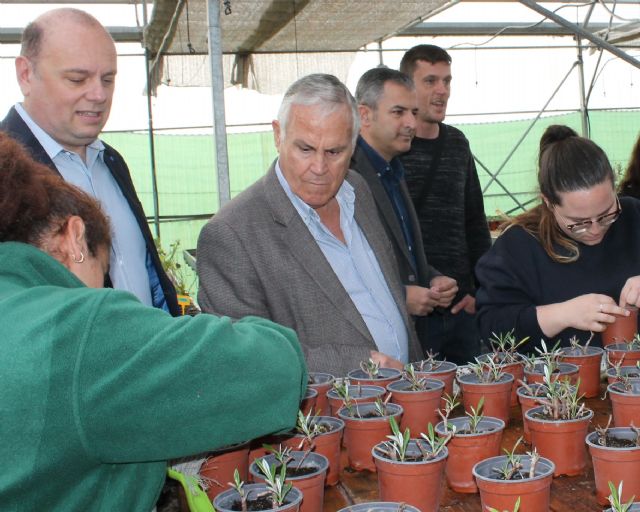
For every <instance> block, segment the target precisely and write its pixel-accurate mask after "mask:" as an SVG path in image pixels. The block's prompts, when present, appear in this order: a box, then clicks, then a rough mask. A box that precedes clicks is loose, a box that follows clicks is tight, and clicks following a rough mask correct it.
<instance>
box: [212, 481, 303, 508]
mask: <svg viewBox="0 0 640 512" xmlns="http://www.w3.org/2000/svg"><path fill="white" fill-rule="evenodd" d="M243 489H244V491H245V493H247V496H248V499H249V500H250V501H251V500H252V499H255V497H256V496H258V495H260V494H264V493H265V491H266V486H265V485H264V484H245V485H244V487H243ZM301 502H302V493H301V492H300V491H299V490H298V489H296V488H295V487H292V488H291V490H290V491H289V492H288V493H287V496H286V497H285V503H284V504H283V505H282V506H281V507H277V508H274V509H271V510H270V511H269V512H296V511H298V510H300V503H301ZM234 503H238V504H239V503H240V496H239V495H238V491H236V490H235V489H228V490H226V491H224V492H223V493H220V494H218V496H216V499H215V500H213V506H214V508H215V509H216V511H217V512H233V511H237V510H240V509H239V508H234Z"/></svg>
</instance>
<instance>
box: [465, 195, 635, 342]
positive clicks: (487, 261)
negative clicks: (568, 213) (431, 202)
mask: <svg viewBox="0 0 640 512" xmlns="http://www.w3.org/2000/svg"><path fill="white" fill-rule="evenodd" d="M620 204H621V206H622V213H621V215H620V218H619V219H618V220H617V221H616V222H615V223H614V224H612V225H611V227H610V228H609V231H607V233H606V235H605V237H604V239H603V240H602V242H600V243H599V244H598V245H594V246H587V245H584V244H578V245H579V248H580V256H579V258H578V260H577V261H575V262H573V263H557V262H555V261H553V260H552V259H551V258H550V257H549V256H548V255H547V253H546V252H545V251H544V249H543V247H542V245H541V244H540V243H539V242H538V240H537V239H536V238H535V237H533V236H532V235H530V234H529V233H527V232H526V231H525V230H524V229H522V228H521V227H519V226H514V227H512V228H509V229H508V230H507V231H505V232H504V233H503V234H502V235H501V236H500V237H499V238H498V239H497V240H496V242H495V244H494V245H493V247H492V248H491V249H490V250H489V252H488V253H487V254H485V255H484V256H483V257H482V258H481V259H480V261H479V262H478V265H477V267H476V275H477V277H478V281H479V282H480V288H479V289H478V292H477V294H476V307H477V308H478V314H477V321H478V326H479V329H480V335H481V337H482V338H483V339H485V340H486V339H488V338H490V337H491V336H492V333H496V334H500V333H506V332H507V331H509V330H511V329H515V335H516V336H517V337H518V339H520V338H522V337H524V336H529V337H530V339H529V343H528V344H527V345H526V346H525V347H524V348H523V349H522V350H521V352H531V351H532V350H533V347H534V346H538V345H539V344H540V340H541V339H545V340H547V347H549V342H551V345H553V343H555V342H556V341H557V340H560V342H561V343H560V344H561V345H562V346H567V345H569V338H571V337H572V336H574V335H575V336H577V337H578V339H579V340H580V341H581V342H583V343H584V342H585V341H586V340H587V339H588V337H589V333H588V332H585V331H579V330H577V329H572V328H571V329H565V330H564V331H562V332H560V333H559V334H558V335H557V336H556V337H554V338H553V339H552V340H548V338H546V336H545V335H544V334H543V333H542V331H541V329H540V326H539V324H538V320H537V315H536V306H539V305H546V304H555V303H558V302H564V301H566V300H569V299H573V298H575V297H578V296H580V295H583V294H587V293H602V294H605V295H608V296H610V297H611V298H613V299H614V300H615V301H616V303H617V302H618V301H619V298H620V292H621V291H622V287H623V286H624V284H625V282H626V280H627V279H628V278H629V277H632V276H637V275H640V201H638V200H636V199H633V198H621V199H620ZM591 344H592V345H596V346H601V338H600V334H596V336H595V337H594V339H593V341H592V343H591Z"/></svg>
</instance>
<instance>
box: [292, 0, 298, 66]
mask: <svg viewBox="0 0 640 512" xmlns="http://www.w3.org/2000/svg"><path fill="white" fill-rule="evenodd" d="M291 5H292V7H293V42H294V43H295V52H296V76H300V69H299V68H298V58H299V54H298V21H297V19H296V0H291Z"/></svg>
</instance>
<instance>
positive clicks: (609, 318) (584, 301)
mask: <svg viewBox="0 0 640 512" xmlns="http://www.w3.org/2000/svg"><path fill="white" fill-rule="evenodd" d="M638 286H639V288H638V289H639V290H640V281H638ZM536 312H537V316H538V324H539V325H540V329H542V332H543V333H544V334H545V335H546V336H548V337H553V336H555V335H557V334H558V333H559V332H561V331H564V330H565V329H567V328H568V327H573V328H575V329H579V330H581V331H593V332H602V331H604V330H605V328H606V327H607V324H612V323H613V322H615V320H616V317H615V316H614V315H624V316H627V315H628V314H629V312H628V311H627V310H626V309H624V308H621V307H620V306H618V305H617V304H616V302H615V301H614V300H613V299H612V298H611V297H609V296H607V295H602V294H599V293H588V294H586V295H580V296H579V297H576V298H574V299H571V300H567V301H565V302H558V303H556V304H547V305H546V306H538V307H537V308H536Z"/></svg>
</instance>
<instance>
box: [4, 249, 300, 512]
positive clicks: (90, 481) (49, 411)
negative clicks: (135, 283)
mask: <svg viewBox="0 0 640 512" xmlns="http://www.w3.org/2000/svg"><path fill="white" fill-rule="evenodd" d="M0 346H1V347H2V350H1V352H0V354H1V355H0V461H2V471H1V472H0V503H2V505H0V508H1V509H2V510H4V511H33V510H48V511H65V512H70V511H89V510H90V511H92V512H98V511H105V512H107V511H108V512H113V511H119V512H122V511H140V512H149V511H150V510H151V509H152V508H153V505H154V503H155V500H156V498H157V496H158V494H159V492H160V488H161V486H162V483H163V480H164V474H165V468H166V460H167V459H172V458H176V457H181V456H186V455H190V454H196V453H200V452H203V451H207V450H210V449H213V448H217V447H222V446H225V445H229V444H232V443H237V442H240V441H245V440H249V439H252V438H255V437H258V436H261V435H263V434H267V433H269V432H274V431H280V430H284V429H290V428H292V427H293V426H294V424H295V419H296V411H297V410H298V405H299V402H300V399H301V396H302V394H303V392H304V389H305V388H306V379H307V374H306V367H305V363H304V358H303V356H302V352H301V350H300V346H299V344H298V341H297V338H296V336H295V334H294V332H293V331H291V330H290V329H287V328H285V327H281V326H279V325H277V324H274V323H272V322H270V321H268V320H264V319H258V318H245V319H243V320H241V321H238V322H232V321H231V320H230V319H229V318H225V317H216V316H212V315H207V314H202V315H198V316H196V317H193V318H192V317H182V318H172V317H171V316H169V315H168V314H167V313H164V312H163V311H160V310H158V309H154V308H150V307H146V306H144V305H142V304H141V303H140V302H138V300H137V299H136V298H135V297H134V296H133V295H130V294H129V293H126V292H122V291H118V290H112V289H101V290H96V289H90V288H87V287H85V286H84V285H83V284H82V282H81V281H80V280H78V279H77V278H76V277H75V276H74V275H73V274H72V273H70V272H69V271H68V270H67V269H66V268H65V267H64V266H62V265H61V264H60V263H58V262H57V261H56V260H54V259H53V258H51V257H50V256H48V255H46V254H45V253H43V252H41V251H39V250H38V249H36V248H34V247H32V246H30V245H25V244H20V243H12V242H5V243H0Z"/></svg>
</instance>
